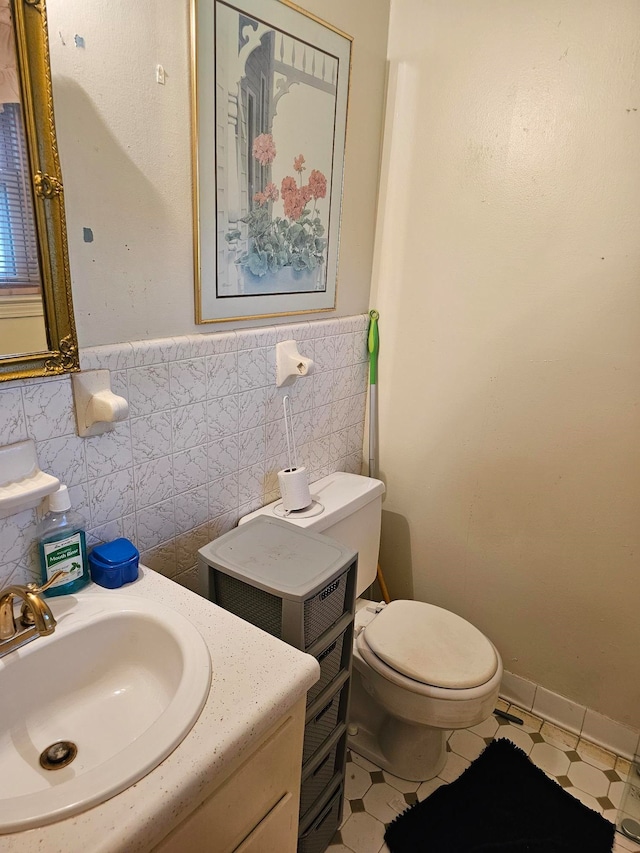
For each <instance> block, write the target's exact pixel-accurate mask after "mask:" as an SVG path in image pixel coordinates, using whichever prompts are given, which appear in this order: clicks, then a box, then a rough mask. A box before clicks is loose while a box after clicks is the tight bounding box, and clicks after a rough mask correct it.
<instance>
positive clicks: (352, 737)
mask: <svg viewBox="0 0 640 853" xmlns="http://www.w3.org/2000/svg"><path fill="white" fill-rule="evenodd" d="M383 493H384V484H383V483H381V482H380V481H379V480H374V479H370V478H368V477H361V476H358V475H356V474H345V473H341V472H338V473H335V474H330V475H329V476H328V477H325V478H323V479H322V480H319V481H318V482H316V483H313V484H312V485H311V494H312V497H313V499H314V502H313V504H312V505H311V507H309V508H308V509H307V510H303V511H301V512H299V513H291V514H288V515H285V514H284V513H283V512H282V502H281V501H275V502H274V503H272V504H269V505H268V506H266V507H262V508H261V509H259V510H257V511H256V512H253V513H251V514H250V515H248V516H245V518H243V519H241V521H240V523H242V522H244V521H247V520H248V519H250V518H254V517H255V516H257V515H262V514H267V515H273V516H275V517H279V518H283V517H285V518H286V520H288V521H290V522H291V523H292V524H296V525H298V526H300V527H306V528H309V529H311V530H314V531H315V532H317V533H324V534H326V535H327V536H330V537H332V538H333V539H336V540H337V541H339V542H341V543H342V544H344V545H347V546H349V547H351V548H353V549H354V550H355V551H357V552H358V570H357V583H356V593H357V595H358V596H361V595H362V593H363V592H364V591H365V590H366V589H367V588H368V587H370V586H371V584H372V583H373V581H374V580H375V577H376V571H377V558H378V548H379V543H380V525H381V515H382V495H383ZM501 679H502V661H501V659H500V655H499V653H498V651H497V649H496V648H495V646H494V645H493V643H491V641H490V640H489V639H488V638H487V637H485V636H484V634H482V633H481V632H480V631H479V630H478V629H477V628H476V627H474V626H473V625H472V624H471V623H470V622H467V621H466V620H465V619H463V618H462V617H460V616H457V615H456V614H455V613H451V612H450V611H448V610H444V609H443V608H441V607H436V606H435V605H432V604H428V603H426V602H421V601H407V600H401V601H393V602H391V604H388V605H385V604H384V603H381V604H376V603H375V602H371V601H369V600H366V599H364V598H361V597H359V598H358V600H357V602H356V615H355V631H354V649H353V672H352V692H351V702H350V711H349V746H350V748H351V749H353V750H354V751H355V752H357V753H359V754H361V755H363V756H364V757H365V758H368V759H369V760H371V761H373V762H374V763H375V764H377V765H378V766H379V767H381V768H383V769H385V770H388V771H389V772H390V773H392V774H393V775H394V776H399V777H400V778H403V779H410V780H413V781H424V780H427V779H431V778H433V777H434V776H436V775H437V774H438V773H439V772H440V770H441V769H442V767H443V766H444V763H445V761H446V738H447V735H448V734H449V732H450V731H451V730H452V729H459V728H468V727H470V726H474V725H477V724H478V723H480V722H482V721H483V720H484V719H486V718H487V717H488V716H489V715H490V714H491V713H492V711H493V709H494V707H495V703H496V700H497V698H498V691H499V689H500V682H501Z"/></svg>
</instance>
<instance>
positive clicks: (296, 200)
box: [282, 188, 304, 220]
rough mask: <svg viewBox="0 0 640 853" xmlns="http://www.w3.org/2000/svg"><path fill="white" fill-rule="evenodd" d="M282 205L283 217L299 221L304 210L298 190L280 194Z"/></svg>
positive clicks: (302, 199)
mask: <svg viewBox="0 0 640 853" xmlns="http://www.w3.org/2000/svg"><path fill="white" fill-rule="evenodd" d="M282 203H283V204H284V215H285V216H288V217H289V219H294V220H297V219H300V217H301V216H302V211H303V210H304V198H303V196H302V193H301V192H300V190H299V189H297V188H295V189H292V190H290V191H289V192H287V193H286V194H285V193H284V192H283V193H282Z"/></svg>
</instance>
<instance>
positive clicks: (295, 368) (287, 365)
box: [276, 341, 313, 388]
mask: <svg viewBox="0 0 640 853" xmlns="http://www.w3.org/2000/svg"><path fill="white" fill-rule="evenodd" d="M312 372H313V361H312V360H311V359H310V358H305V356H303V355H300V353H299V352H298V344H297V343H296V342H295V341H280V343H278V344H276V385H277V386H278V388H280V387H282V385H292V384H293V383H294V382H295V381H296V379H297V378H298V377H299V376H308V375H309V373H312Z"/></svg>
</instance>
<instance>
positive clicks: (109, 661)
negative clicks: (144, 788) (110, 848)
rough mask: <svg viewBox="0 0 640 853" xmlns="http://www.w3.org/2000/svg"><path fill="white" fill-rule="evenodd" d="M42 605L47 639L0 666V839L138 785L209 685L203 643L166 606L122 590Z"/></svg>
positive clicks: (192, 716) (181, 731)
mask: <svg viewBox="0 0 640 853" xmlns="http://www.w3.org/2000/svg"><path fill="white" fill-rule="evenodd" d="M48 603H49V605H50V607H51V609H52V611H53V613H54V616H55V617H56V619H57V620H58V626H57V628H56V630H55V633H54V634H52V635H51V636H49V637H39V638H38V639H36V640H33V641H32V642H31V643H29V644H28V645H26V646H24V647H23V648H22V649H18V650H16V651H14V652H11V653H10V654H8V655H6V656H5V657H3V658H2V659H0V768H1V770H0V834H5V833H9V832H17V831H18V830H22V829H29V828H31V827H34V826H41V825H43V824H47V823H53V822H54V821H57V820H61V819H62V818H66V817H70V816H71V815H74V814H78V813H79V812H82V811H85V810H86V809H88V808H90V807H91V806H94V805H96V804H97V803H101V802H104V800H107V799H109V798H110V797H112V796H114V795H115V794H118V793H120V792H121V791H123V790H124V789H125V788H128V787H129V786H130V785H132V784H133V783H134V782H137V781H138V780H139V779H141V778H142V777H143V776H145V775H146V774H147V773H148V772H149V771H150V770H152V769H153V768H154V767H156V766H157V765H158V764H159V763H160V762H161V761H162V760H163V759H164V758H166V757H167V755H169V753H170V752H171V751H172V750H173V749H174V748H175V747H176V746H177V745H178V744H179V743H180V741H181V740H182V739H183V738H184V737H185V735H186V734H187V733H188V732H189V730H190V729H191V728H192V726H193V724H194V723H195V721H196V720H197V718H198V715H199V714H200V711H201V710H202V707H203V705H204V703H205V700H206V698H207V694H208V692H209V686H210V683H211V660H210V657H209V652H208V650H207V647H206V645H205V642H204V640H203V639H202V637H201V636H200V634H199V633H198V631H197V630H196V629H195V628H194V626H193V625H192V624H191V623H190V622H189V621H188V620H187V619H185V618H184V617H183V616H181V615H180V614H178V613H175V612H174V611H173V610H170V609H169V608H168V607H165V606H163V605H160V604H158V603H156V602H153V601H149V600H147V599H145V598H141V597H140V598H139V597H137V596H133V595H125V594H120V593H119V592H110V593H109V594H106V595H105V594H100V593H95V592H87V593H80V594H79V595H78V596H77V597H75V596H61V597H60V598H59V599H55V600H52V599H49V601H48ZM58 741H71V742H72V743H73V744H75V745H76V746H77V750H78V751H77V756H76V757H75V759H73V761H71V763H69V764H68V765H67V766H65V767H63V768H58V769H55V770H46V769H44V768H43V767H41V765H40V755H41V753H42V752H43V750H45V749H46V748H47V747H49V746H50V745H51V744H53V743H56V742H58Z"/></svg>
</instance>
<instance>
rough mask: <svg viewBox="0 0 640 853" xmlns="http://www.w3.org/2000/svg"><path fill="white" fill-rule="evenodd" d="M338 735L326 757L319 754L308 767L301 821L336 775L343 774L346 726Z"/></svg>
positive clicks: (301, 807)
mask: <svg viewBox="0 0 640 853" xmlns="http://www.w3.org/2000/svg"><path fill="white" fill-rule="evenodd" d="M341 732H342V734H341ZM336 735H337V738H336V737H332V738H331V739H330V740H329V741H328V746H327V747H325V752H324V755H323V754H319V755H318V756H317V757H314V759H313V761H310V762H309V763H308V765H307V770H306V771H305V774H304V776H303V779H302V786H301V788H300V820H301V821H302V820H303V818H304V817H305V816H306V815H307V812H308V811H309V810H310V809H311V807H312V806H313V805H314V803H315V802H316V801H317V800H318V799H319V798H320V796H321V795H322V793H323V792H324V791H325V790H326V789H327V788H328V787H329V784H330V782H331V781H332V780H333V778H334V776H335V775H336V773H342V768H343V765H344V757H345V749H346V744H345V741H346V737H347V734H346V731H345V726H344V725H342V726H340V727H339V730H338V731H336Z"/></svg>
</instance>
